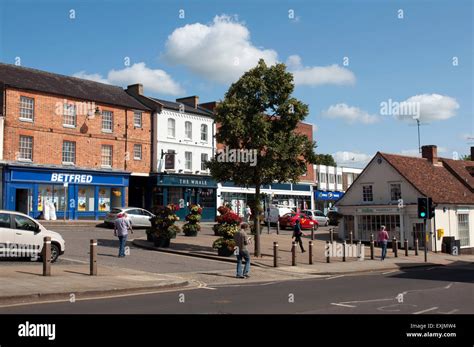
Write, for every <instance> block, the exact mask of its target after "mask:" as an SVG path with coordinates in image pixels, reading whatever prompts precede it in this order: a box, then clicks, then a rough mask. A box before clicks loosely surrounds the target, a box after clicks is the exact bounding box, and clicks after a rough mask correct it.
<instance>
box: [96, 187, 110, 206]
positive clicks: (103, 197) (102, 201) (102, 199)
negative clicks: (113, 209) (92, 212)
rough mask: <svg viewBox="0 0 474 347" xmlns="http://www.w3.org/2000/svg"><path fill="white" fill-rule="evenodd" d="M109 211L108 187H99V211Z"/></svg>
mask: <svg viewBox="0 0 474 347" xmlns="http://www.w3.org/2000/svg"><path fill="white" fill-rule="evenodd" d="M108 211H110V188H99V212H108Z"/></svg>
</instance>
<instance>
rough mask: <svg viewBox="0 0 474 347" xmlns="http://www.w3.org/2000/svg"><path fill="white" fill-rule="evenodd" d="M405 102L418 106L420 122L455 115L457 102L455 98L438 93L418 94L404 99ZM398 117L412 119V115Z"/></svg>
mask: <svg viewBox="0 0 474 347" xmlns="http://www.w3.org/2000/svg"><path fill="white" fill-rule="evenodd" d="M404 102H406V103H407V104H409V105H410V104H412V105H417V107H419V112H420V114H419V119H420V121H421V122H431V121H438V120H446V119H449V118H451V117H454V116H455V115H456V110H457V109H458V108H459V104H458V102H457V101H456V99H455V98H452V97H450V96H447V95H440V94H420V95H415V96H412V97H410V98H408V99H406V100H405V101H404ZM398 118H399V119H410V120H411V119H413V117H403V116H401V117H398Z"/></svg>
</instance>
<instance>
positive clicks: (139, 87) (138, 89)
mask: <svg viewBox="0 0 474 347" xmlns="http://www.w3.org/2000/svg"><path fill="white" fill-rule="evenodd" d="M127 92H128V93H129V94H131V95H135V96H137V95H143V84H141V83H137V84H132V85H130V86H128V87H127Z"/></svg>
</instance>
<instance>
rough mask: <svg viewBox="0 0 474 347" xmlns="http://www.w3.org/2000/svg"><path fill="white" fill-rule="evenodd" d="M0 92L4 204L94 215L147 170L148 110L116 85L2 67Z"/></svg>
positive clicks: (115, 202)
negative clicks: (47, 206) (53, 206)
mask: <svg viewBox="0 0 474 347" xmlns="http://www.w3.org/2000/svg"><path fill="white" fill-rule="evenodd" d="M0 93H1V101H0V106H1V107H0V112H1V114H0V137H1V139H0V140H1V141H0V146H1V148H0V159H1V162H2V165H3V170H2V197H3V208H7V209H13V210H19V211H22V212H27V213H29V214H30V215H32V216H34V217H38V216H39V215H41V214H42V213H44V212H45V205H48V203H53V204H54V205H55V207H56V209H57V210H58V213H57V214H58V217H62V213H64V212H63V211H66V212H65V213H66V216H67V217H68V218H74V219H75V218H99V217H101V216H102V215H103V214H105V213H106V212H107V211H108V210H110V208H111V207H113V206H123V205H127V204H128V187H129V182H130V181H133V178H134V177H136V176H143V175H145V176H146V175H148V174H149V172H150V163H151V149H152V146H151V133H150V132H151V113H150V110H149V109H148V108H147V107H146V106H144V105H143V104H141V103H140V102H138V101H137V100H136V99H134V98H132V97H131V96H129V95H128V94H127V93H126V92H125V91H124V90H123V89H122V88H120V87H116V86H111V85H107V84H102V83H97V82H93V81H88V80H82V79H78V78H74V77H68V76H62V75H57V74H52V73H48V72H43V71H39V70H34V69H29V68H23V67H18V66H13V65H7V64H0ZM136 193H137V194H140V191H138V192H136ZM49 206H51V205H49Z"/></svg>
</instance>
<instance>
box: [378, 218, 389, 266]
mask: <svg viewBox="0 0 474 347" xmlns="http://www.w3.org/2000/svg"><path fill="white" fill-rule="evenodd" d="M388 239H389V236H388V232H387V231H386V230H385V225H382V226H381V227H380V231H379V235H378V237H377V241H378V242H380V243H381V245H382V259H381V260H384V259H385V257H386V256H387V242H388Z"/></svg>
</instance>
